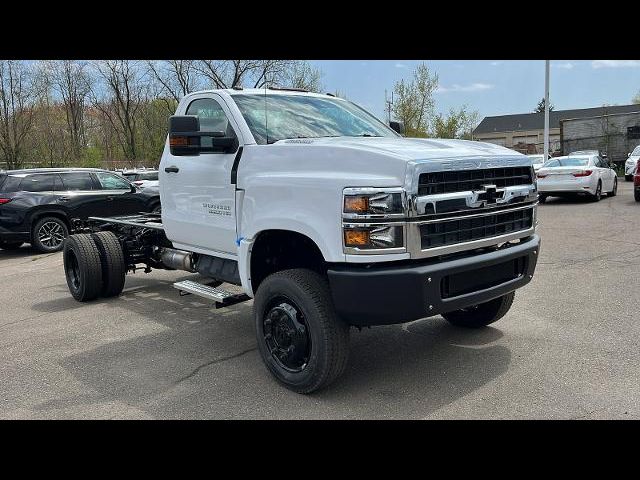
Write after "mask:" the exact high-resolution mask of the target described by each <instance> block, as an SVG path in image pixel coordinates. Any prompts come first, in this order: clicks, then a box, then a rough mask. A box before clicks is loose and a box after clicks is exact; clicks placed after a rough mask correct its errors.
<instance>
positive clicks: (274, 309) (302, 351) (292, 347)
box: [262, 296, 311, 372]
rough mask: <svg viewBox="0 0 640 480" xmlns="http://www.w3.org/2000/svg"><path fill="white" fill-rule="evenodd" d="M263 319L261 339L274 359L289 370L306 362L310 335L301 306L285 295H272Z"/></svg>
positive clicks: (301, 366) (301, 367)
mask: <svg viewBox="0 0 640 480" xmlns="http://www.w3.org/2000/svg"><path fill="white" fill-rule="evenodd" d="M270 305H271V306H270V308H269V311H268V312H267V314H266V315H265V316H264V318H263V321H262V326H263V336H264V342H265V344H266V346H267V349H268V350H269V353H270V354H271V357H272V358H273V360H274V361H275V362H276V363H277V364H278V365H279V366H280V367H281V368H283V369H285V370H287V371H290V372H301V371H302V370H304V368H305V367H306V366H307V364H308V363H309V356H310V354H311V337H310V336H309V329H308V327H307V325H306V321H305V318H304V314H303V313H302V309H301V308H300V307H299V306H298V305H296V303H295V302H294V301H293V300H291V299H289V298H287V297H284V296H282V297H275V298H274V299H273V300H272V301H271V302H270Z"/></svg>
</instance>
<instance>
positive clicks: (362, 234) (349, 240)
mask: <svg viewBox="0 0 640 480" xmlns="http://www.w3.org/2000/svg"><path fill="white" fill-rule="evenodd" d="M369 242H370V235H369V230H354V229H347V228H345V230H344V244H345V246H347V247H366V246H368V245H369Z"/></svg>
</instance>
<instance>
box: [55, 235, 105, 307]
mask: <svg viewBox="0 0 640 480" xmlns="http://www.w3.org/2000/svg"><path fill="white" fill-rule="evenodd" d="M62 257H63V262H64V273H65V277H66V279H67V286H68V287H69V291H70V292H71V295H72V296H73V298H75V299H76V300H77V301H79V302H88V301H89V300H93V299H95V298H96V297H98V295H100V293H101V291H102V263H101V261H100V251H99V250H98V247H97V246H96V244H95V242H94V241H93V239H92V238H91V235H87V234H81V235H71V236H70V237H68V238H67V239H66V240H65V241H64V251H63V254H62Z"/></svg>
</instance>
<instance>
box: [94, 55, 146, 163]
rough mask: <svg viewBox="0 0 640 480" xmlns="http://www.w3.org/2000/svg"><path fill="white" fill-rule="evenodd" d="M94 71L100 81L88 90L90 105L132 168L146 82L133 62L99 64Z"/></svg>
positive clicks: (137, 157) (138, 66) (105, 62)
mask: <svg viewBox="0 0 640 480" xmlns="http://www.w3.org/2000/svg"><path fill="white" fill-rule="evenodd" d="M94 68H95V71H96V72H97V74H98V77H99V79H100V80H101V81H100V82H98V83H97V84H96V85H95V86H94V88H93V89H92V91H91V96H92V103H93V106H94V108H96V109H97V110H99V111H100V112H101V113H102V118H103V119H105V120H107V121H108V122H109V124H110V125H111V127H112V128H113V132H114V133H115V136H116V138H117V141H118V143H119V145H120V147H121V149H122V153H123V154H124V156H125V159H126V160H127V161H128V162H129V163H130V164H131V165H132V166H135V165H136V163H137V161H138V159H139V153H140V152H139V150H138V144H137V140H138V113H139V111H140V109H141V107H142V105H143V103H144V102H145V101H146V100H147V92H148V84H147V82H146V80H147V79H146V78H144V77H145V75H144V73H143V72H142V69H141V66H140V64H139V62H137V61H133V60H105V61H99V62H95V63H94Z"/></svg>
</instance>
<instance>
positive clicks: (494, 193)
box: [478, 185, 504, 205]
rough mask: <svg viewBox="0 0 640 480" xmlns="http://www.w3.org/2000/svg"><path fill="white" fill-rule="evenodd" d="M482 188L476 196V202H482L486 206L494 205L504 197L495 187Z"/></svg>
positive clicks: (483, 186) (486, 186)
mask: <svg viewBox="0 0 640 480" xmlns="http://www.w3.org/2000/svg"><path fill="white" fill-rule="evenodd" d="M482 188H483V189H484V191H483V192H481V193H479V194H478V200H484V201H485V202H486V204H487V205H489V204H493V203H496V200H497V199H499V198H502V196H503V195H504V191H503V190H500V191H498V188H497V187H496V186H495V185H482Z"/></svg>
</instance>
